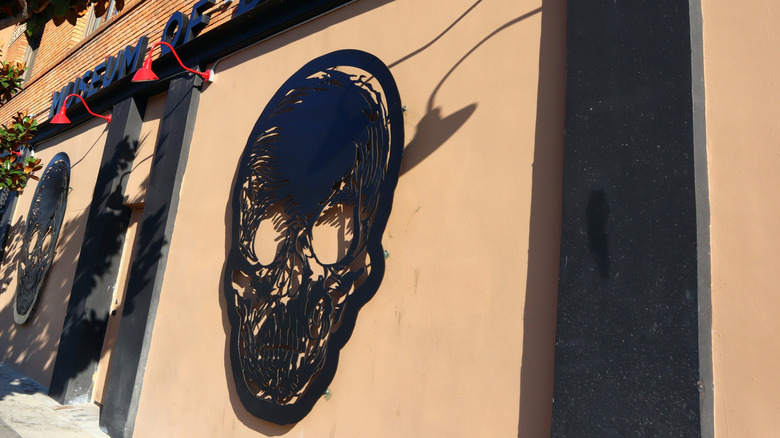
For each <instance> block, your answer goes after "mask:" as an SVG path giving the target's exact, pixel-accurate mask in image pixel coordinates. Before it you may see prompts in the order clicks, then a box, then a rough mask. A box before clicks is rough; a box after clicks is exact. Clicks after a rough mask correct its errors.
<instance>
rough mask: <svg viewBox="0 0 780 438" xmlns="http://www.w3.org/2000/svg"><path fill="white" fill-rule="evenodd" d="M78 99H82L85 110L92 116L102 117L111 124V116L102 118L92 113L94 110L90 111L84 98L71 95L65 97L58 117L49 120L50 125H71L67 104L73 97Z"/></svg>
mask: <svg viewBox="0 0 780 438" xmlns="http://www.w3.org/2000/svg"><path fill="white" fill-rule="evenodd" d="M74 96H75V97H78V98H79V99H81V102H82V103H84V109H85V110H87V112H88V113H90V114H92V115H93V116H95V117H100V118H101V119H105V121H106V123H111V114H109V115H107V116H101V115H100V114H95V113H93V112H92V110H90V109H89V107H88V106H87V102H85V101H84V98H83V97H81V96H80V95H78V94H69V95H67V96H66V97H65V99H63V100H62V106H60V110H59V112H57V115H56V116H54V117H52V118H51V120H49V123H51V124H53V125H67V124H68V123H70V119H68V116H66V115H65V110H66V109H67V108H65V104H66V103H67V102H68V99H69V98H71V97H74Z"/></svg>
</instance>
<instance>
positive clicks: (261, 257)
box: [252, 203, 290, 266]
mask: <svg viewBox="0 0 780 438" xmlns="http://www.w3.org/2000/svg"><path fill="white" fill-rule="evenodd" d="M289 221H290V216H289V215H288V214H287V213H285V211H284V207H283V206H282V204H281V203H275V204H272V205H270V206H269V207H268V209H267V210H266V211H265V212H264V213H263V216H262V218H261V219H260V224H259V225H258V226H257V231H256V232H255V239H254V242H253V243H252V245H253V250H254V253H255V256H256V257H257V261H258V262H259V263H260V264H261V265H263V266H268V265H270V264H272V263H273V262H274V260H276V255H277V254H278V253H279V250H280V249H281V247H282V245H284V241H285V230H286V229H287V227H288V226H289Z"/></svg>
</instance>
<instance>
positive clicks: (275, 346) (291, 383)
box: [239, 281, 333, 405]
mask: <svg viewBox="0 0 780 438" xmlns="http://www.w3.org/2000/svg"><path fill="white" fill-rule="evenodd" d="M300 289H302V290H297V291H295V293H294V295H295V296H294V297H293V298H291V299H289V300H286V302H285V303H282V302H281V301H280V300H278V297H277V299H271V300H269V301H270V303H271V304H268V303H266V304H265V305H263V306H260V308H259V309H254V308H253V309H252V310H253V311H249V312H245V313H244V315H242V318H241V324H240V328H239V332H240V337H239V342H240V346H241V348H240V350H241V351H242V353H241V364H242V369H243V373H242V374H243V377H244V380H245V382H246V383H247V386H248V387H249V388H250V390H251V391H252V392H253V393H254V394H255V396H257V397H258V398H260V399H264V400H268V401H271V402H273V403H276V404H279V405H288V404H294V403H296V402H297V400H298V399H299V398H300V397H302V396H303V395H304V394H305V393H306V392H307V391H308V388H309V387H310V386H311V383H312V382H313V381H314V380H315V379H316V378H317V376H318V374H319V373H320V371H321V369H322V367H323V365H324V363H325V359H326V357H327V350H328V340H329V338H330V335H331V327H332V326H333V325H332V320H331V318H332V316H333V311H332V310H333V309H332V307H331V306H330V303H329V302H328V300H329V298H328V296H327V295H326V294H325V292H324V289H323V288H322V282H321V281H318V282H316V283H315V284H313V285H312V283H311V282H306V284H304V285H301V287H300ZM315 326H316V329H315V328H314V327H315Z"/></svg>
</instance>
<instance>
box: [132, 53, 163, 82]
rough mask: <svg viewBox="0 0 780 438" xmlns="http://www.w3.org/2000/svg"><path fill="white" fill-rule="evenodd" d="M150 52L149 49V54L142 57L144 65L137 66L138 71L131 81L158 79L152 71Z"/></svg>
mask: <svg viewBox="0 0 780 438" xmlns="http://www.w3.org/2000/svg"><path fill="white" fill-rule="evenodd" d="M151 54H152V52H151V51H150V52H149V55H147V56H146V59H144V66H143V67H141V68H139V69H138V71H136V72H135V75H133V82H149V81H156V80H157V79H159V78H158V77H157V75H156V74H154V72H153V71H152V56H151Z"/></svg>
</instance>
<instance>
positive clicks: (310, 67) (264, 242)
mask: <svg viewBox="0 0 780 438" xmlns="http://www.w3.org/2000/svg"><path fill="white" fill-rule="evenodd" d="M403 144H404V133H403V116H402V110H401V104H400V97H399V94H398V90H397V87H396V85H395V81H394V80H393V77H392V75H391V73H390V71H389V70H388V68H387V67H386V66H385V65H384V64H383V63H382V62H381V61H379V60H378V59H377V58H376V57H374V56H373V55H370V54H368V53H365V52H361V51H357V50H342V51H337V52H333V53H330V54H328V55H324V56H322V57H320V58H317V59H315V60H313V61H311V62H309V63H308V64H306V65H305V66H304V67H302V68H301V69H300V70H299V71H298V72H296V73H295V74H294V75H293V76H292V77H290V78H289V79H288V80H287V81H286V82H285V83H284V84H283V85H282V87H281V88H280V89H279V90H278V91H277V92H276V94H275V95H274V96H273V97H272V99H271V100H270V102H269V103H268V104H267V105H266V107H265V109H264V110H263V112H262V114H261V115H260V117H259V118H258V120H257V122H256V124H255V126H254V129H253V130H252V132H251V134H250V135H249V139H248V140H247V143H246V146H245V149H244V152H243V155H242V157H241V160H240V162H239V166H238V170H237V176H236V180H235V183H234V186H233V191H232V200H231V206H230V208H231V213H230V215H231V217H232V223H231V230H230V231H229V236H228V239H229V242H228V247H229V250H228V260H227V262H226V272H225V279H224V281H225V283H224V292H225V297H226V302H227V307H228V319H229V321H230V326H231V331H230V338H229V340H228V344H229V349H230V360H231V367H232V374H233V378H234V381H235V385H236V391H237V393H238V395H239V398H240V400H241V402H242V404H243V405H244V407H245V408H246V409H247V410H248V411H249V412H250V413H252V414H253V415H255V416H257V417H259V418H262V419H264V420H268V421H272V422H275V423H278V424H290V423H294V422H297V421H299V420H300V419H302V418H303V417H304V416H305V415H306V414H307V413H308V412H309V411H310V410H311V409H312V408H313V406H314V404H315V403H316V402H317V400H318V399H319V398H320V397H321V396H322V395H323V393H324V392H325V391H326V389H327V388H328V385H329V384H330V382H331V381H332V379H333V377H334V374H335V372H336V367H337V363H338V358H339V352H340V350H341V348H342V347H343V346H344V344H345V343H346V342H347V341H348V339H349V337H350V336H351V334H352V331H353V328H354V326H355V322H356V318H357V314H358V310H360V308H361V307H362V306H363V305H364V304H365V303H366V302H367V301H368V300H369V299H371V297H373V295H374V294H375V293H376V291H377V289H378V287H379V284H380V282H381V280H382V277H383V275H384V268H385V260H384V250H383V248H382V243H381V238H382V234H383V232H384V229H385V226H386V224H387V219H388V216H389V214H390V209H391V207H392V200H393V193H394V190H395V186H396V184H397V181H398V176H399V171H400V165H401V154H402V150H403Z"/></svg>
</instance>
